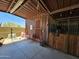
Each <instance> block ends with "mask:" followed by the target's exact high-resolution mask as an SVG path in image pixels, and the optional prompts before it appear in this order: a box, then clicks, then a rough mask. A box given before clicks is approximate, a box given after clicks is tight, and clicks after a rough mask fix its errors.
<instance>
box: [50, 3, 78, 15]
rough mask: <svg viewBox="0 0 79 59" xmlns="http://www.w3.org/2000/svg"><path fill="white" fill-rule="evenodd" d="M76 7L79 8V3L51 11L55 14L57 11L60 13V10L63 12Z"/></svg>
mask: <svg viewBox="0 0 79 59" xmlns="http://www.w3.org/2000/svg"><path fill="white" fill-rule="evenodd" d="M76 8H79V4H77V5H72V6H69V7H65V8H62V9H58V10H55V11H52V12H51V13H50V15H52V14H55V13H59V12H63V11H68V10H72V9H76Z"/></svg>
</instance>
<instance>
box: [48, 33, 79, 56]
mask: <svg viewBox="0 0 79 59" xmlns="http://www.w3.org/2000/svg"><path fill="white" fill-rule="evenodd" d="M48 42H49V46H50V47H52V48H55V49H57V50H60V51H63V52H65V53H68V54H71V55H75V56H79V36H76V35H67V34H60V35H59V36H55V35H54V34H53V33H49V39H48Z"/></svg>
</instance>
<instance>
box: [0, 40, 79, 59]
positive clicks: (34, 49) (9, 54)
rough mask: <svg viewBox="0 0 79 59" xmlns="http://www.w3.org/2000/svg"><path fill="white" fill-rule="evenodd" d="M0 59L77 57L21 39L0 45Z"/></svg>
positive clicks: (65, 58)
mask: <svg viewBox="0 0 79 59" xmlns="http://www.w3.org/2000/svg"><path fill="white" fill-rule="evenodd" d="M0 59H79V58H76V57H73V56H70V55H67V54H64V53H62V52H59V51H56V50H53V49H50V48H45V47H41V46H40V45H39V43H36V42H33V41H31V40H23V41H19V42H16V43H12V44H8V45H3V46H2V47H0Z"/></svg>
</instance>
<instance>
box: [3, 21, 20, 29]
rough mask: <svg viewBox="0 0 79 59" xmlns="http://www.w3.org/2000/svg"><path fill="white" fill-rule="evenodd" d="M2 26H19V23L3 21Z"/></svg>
mask: <svg viewBox="0 0 79 59" xmlns="http://www.w3.org/2000/svg"><path fill="white" fill-rule="evenodd" d="M2 27H20V28H21V25H19V24H17V23H14V22H5V23H2Z"/></svg>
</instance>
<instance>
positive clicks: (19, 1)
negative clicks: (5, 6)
mask: <svg viewBox="0 0 79 59" xmlns="http://www.w3.org/2000/svg"><path fill="white" fill-rule="evenodd" d="M23 2H24V0H18V1H17V2H16V4H15V5H14V7H13V8H12V9H11V10H10V13H14V12H15V11H16V10H17V9H18V8H19V7H20V6H21V5H22V3H23Z"/></svg>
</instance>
